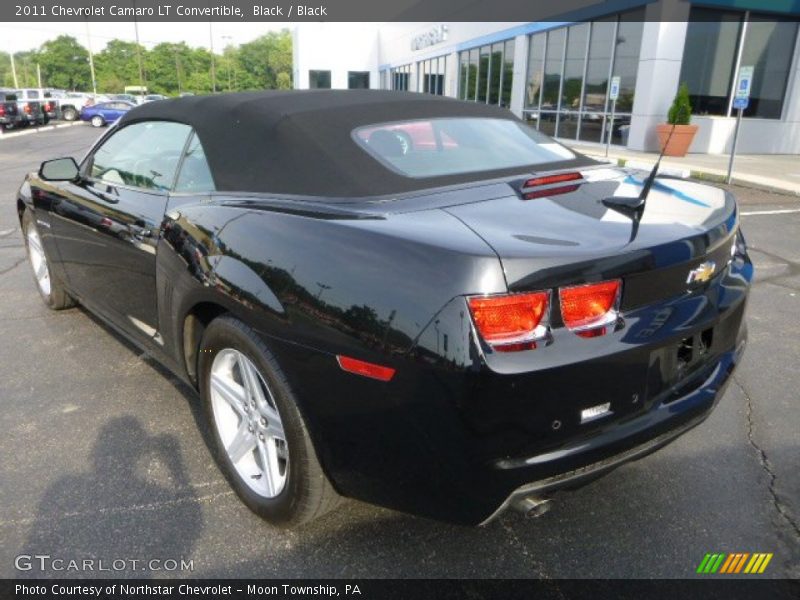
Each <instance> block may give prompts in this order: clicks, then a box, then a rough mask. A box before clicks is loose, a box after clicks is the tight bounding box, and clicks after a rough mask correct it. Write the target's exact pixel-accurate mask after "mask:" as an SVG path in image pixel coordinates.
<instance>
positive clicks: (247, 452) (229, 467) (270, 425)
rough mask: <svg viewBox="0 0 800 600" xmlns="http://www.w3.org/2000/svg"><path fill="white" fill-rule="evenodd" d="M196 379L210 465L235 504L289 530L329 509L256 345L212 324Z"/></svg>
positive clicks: (323, 481) (331, 501)
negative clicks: (207, 430)
mask: <svg viewBox="0 0 800 600" xmlns="http://www.w3.org/2000/svg"><path fill="white" fill-rule="evenodd" d="M199 350H200V351H199V352H198V355H199V364H198V374H199V379H200V392H201V395H202V397H203V404H204V408H205V413H206V418H207V421H208V423H209V425H210V430H211V438H212V439H211V440H210V441H211V444H212V450H213V451H214V454H215V457H216V459H217V462H218V463H219V465H220V467H221V469H222V471H223V473H224V474H225V477H226V478H227V479H228V481H229V482H230V484H231V486H232V487H233V488H234V490H235V491H236V493H237V494H238V495H239V497H240V498H241V499H242V501H243V502H244V503H245V504H246V505H247V506H248V507H249V508H250V509H251V510H252V511H253V512H255V513H256V514H258V515H259V516H261V517H262V518H264V519H265V520H267V521H269V522H270V523H272V524H274V525H278V526H282V527H291V526H296V525H300V524H302V523H305V522H308V521H311V520H312V519H315V518H317V517H319V516H321V515H323V514H325V513H326V512H328V511H329V510H331V509H333V508H335V507H336V506H337V505H338V503H339V501H340V497H339V496H338V494H336V492H335V491H334V489H333V486H332V485H331V483H330V481H328V478H327V477H326V476H325V473H324V472H323V470H322V467H321V465H320V463H319V461H318V459H317V456H316V452H315V450H314V447H313V445H312V443H311V438H310V436H309V434H308V430H307V428H306V425H305V422H304V420H303V417H302V415H301V414H300V410H299V409H298V405H297V402H296V400H295V396H294V394H293V393H292V391H291V389H290V387H289V384H288V382H287V380H286V377H285V376H284V374H283V372H282V371H281V369H280V367H279V366H278V364H277V362H276V361H275V358H274V356H273V355H272V353H271V352H270V351H269V350H268V349H267V347H266V345H265V344H264V342H263V341H262V340H261V338H260V337H259V336H258V335H257V334H256V333H255V332H254V331H253V330H252V329H251V328H250V327H248V326H247V325H245V324H244V323H242V322H241V321H239V320H237V319H234V318H232V317H229V316H223V317H220V318H218V319H216V320H214V321H212V322H211V324H210V325H209V326H208V328H207V329H206V331H205V334H204V335H203V339H202V342H201V344H200V349H199Z"/></svg>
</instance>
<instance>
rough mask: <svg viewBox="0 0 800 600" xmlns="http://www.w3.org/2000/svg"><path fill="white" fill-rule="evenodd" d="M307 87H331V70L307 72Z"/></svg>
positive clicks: (327, 88) (318, 88)
mask: <svg viewBox="0 0 800 600" xmlns="http://www.w3.org/2000/svg"><path fill="white" fill-rule="evenodd" d="M308 87H309V89H312V90H329V89H331V72H330V71H318V70H311V71H309V72H308Z"/></svg>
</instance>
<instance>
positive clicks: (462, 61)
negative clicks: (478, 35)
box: [458, 50, 469, 100]
mask: <svg viewBox="0 0 800 600" xmlns="http://www.w3.org/2000/svg"><path fill="white" fill-rule="evenodd" d="M468 78H469V52H467V51H466V50H462V51H461V52H459V54H458V99H459V100H465V99H466V98H467V80H468Z"/></svg>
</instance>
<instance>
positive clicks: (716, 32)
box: [681, 7, 798, 119]
mask: <svg viewBox="0 0 800 600" xmlns="http://www.w3.org/2000/svg"><path fill="white" fill-rule="evenodd" d="M689 19H690V22H689V26H688V29H687V33H686V44H685V46H684V50H683V64H682V67H681V82H685V83H686V84H687V85H688V86H689V92H690V99H691V101H692V112H693V113H694V114H696V115H721V116H733V115H734V114H735V111H733V110H732V109H731V100H732V94H733V87H734V85H735V84H736V69H737V61H736V58H737V56H738V55H739V53H740V52H741V62H740V63H739V65H743V66H752V67H754V68H755V70H754V74H753V85H752V91H751V94H750V106H749V107H748V109H747V110H746V111H745V112H744V116H746V117H760V118H763V119H779V118H781V114H782V112H783V105H784V98H785V96H786V86H787V83H788V79H789V73H790V72H791V65H792V56H793V54H794V47H795V43H796V40H797V28H798V23H797V21H788V20H777V19H776V18H775V17H770V16H768V15H760V14H751V13H745V12H734V11H718V10H712V9H705V8H697V7H693V8H692V10H691V13H690V14H689Z"/></svg>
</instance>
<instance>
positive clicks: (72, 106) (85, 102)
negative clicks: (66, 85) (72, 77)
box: [60, 92, 109, 121]
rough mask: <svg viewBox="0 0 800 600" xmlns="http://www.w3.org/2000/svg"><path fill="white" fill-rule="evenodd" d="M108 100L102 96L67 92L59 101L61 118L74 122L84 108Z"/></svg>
mask: <svg viewBox="0 0 800 600" xmlns="http://www.w3.org/2000/svg"><path fill="white" fill-rule="evenodd" d="M107 100H109V98H108V96H105V95H103V94H90V93H88V92H67V93H66V94H65V97H64V98H62V99H61V100H60V105H61V118H62V119H64V120H65V121H75V120H76V119H77V118H78V117H80V115H81V110H82V109H83V108H84V107H85V106H92V105H93V104H97V103H98V102H105V101H107Z"/></svg>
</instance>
